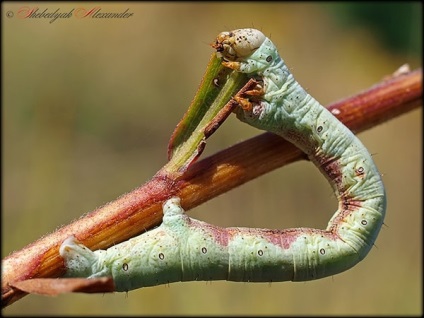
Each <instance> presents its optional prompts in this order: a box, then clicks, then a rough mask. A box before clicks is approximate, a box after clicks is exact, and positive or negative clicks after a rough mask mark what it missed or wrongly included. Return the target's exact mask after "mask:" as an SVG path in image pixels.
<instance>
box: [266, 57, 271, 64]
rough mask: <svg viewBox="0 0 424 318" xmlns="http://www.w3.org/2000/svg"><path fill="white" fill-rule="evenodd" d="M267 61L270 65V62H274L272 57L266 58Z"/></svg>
mask: <svg viewBox="0 0 424 318" xmlns="http://www.w3.org/2000/svg"><path fill="white" fill-rule="evenodd" d="M266 61H267V62H268V63H269V62H271V61H272V56H271V55H268V56H267V57H266Z"/></svg>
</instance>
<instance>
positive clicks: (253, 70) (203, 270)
mask: <svg viewBox="0 0 424 318" xmlns="http://www.w3.org/2000/svg"><path fill="white" fill-rule="evenodd" d="M213 47H214V48H215V49H216V50H217V52H218V54H219V55H221V56H222V58H223V64H224V65H225V66H227V67H229V68H231V69H234V70H236V71H239V72H243V73H247V74H249V75H250V76H251V77H254V78H258V79H259V80H260V82H261V84H260V85H258V87H257V88H256V89H254V90H252V91H250V92H247V97H246V98H245V97H242V98H238V100H237V101H238V102H239V104H240V106H241V107H238V108H237V109H236V115H237V117H238V118H239V119H240V120H241V121H243V122H246V123H248V124H250V125H252V126H254V127H257V128H259V129H263V130H267V131H270V132H273V133H275V134H278V135H280V136H282V137H284V138H286V139H287V140H289V141H290V142H292V143H294V144H295V145H296V146H298V147H299V148H300V149H302V150H303V151H304V152H305V153H306V154H307V155H308V157H309V159H310V160H311V161H312V162H313V163H314V164H315V165H316V166H317V167H318V168H319V169H320V171H321V172H322V173H323V174H324V175H325V176H326V178H327V179H328V180H329V182H330V184H331V185H332V187H333V189H334V191H335V194H336V197H337V199H338V202H339V207H338V210H337V211H336V212H335V214H334V215H333V217H332V218H331V219H330V221H329V223H328V226H327V228H326V229H325V230H319V229H313V228H293V229H285V230H270V229H255V228H220V227H217V226H214V225H211V224H208V223H205V222H202V221H199V220H195V219H192V218H190V217H188V216H187V215H186V214H185V213H184V210H183V209H182V208H181V206H180V203H179V198H171V199H169V200H168V201H167V202H166V203H165V204H164V206H163V211H164V218H163V223H162V224H161V225H160V226H159V227H158V228H156V229H153V230H151V231H148V232H146V233H143V234H142V235H140V236H137V237H135V238H132V239H130V240H128V241H125V242H123V243H121V244H118V245H116V246H113V247H111V248H109V249H107V250H98V251H94V252H93V251H91V250H89V249H88V248H87V247H85V246H84V245H82V244H80V243H78V242H77V241H76V240H75V239H74V238H73V237H70V238H68V239H67V240H65V241H64V242H63V244H62V245H61V247H60V255H61V256H62V257H63V258H64V260H65V265H66V268H67V275H68V276H77V277H100V276H112V277H113V279H114V282H115V286H116V290H117V291H128V290H132V289H136V288H140V287H144V286H154V285H158V284H165V283H171V282H177V281H194V280H207V281H209V280H229V281H244V282H277V281H307V280H313V279H318V278H323V277H327V276H331V275H334V274H337V273H340V272H343V271H345V270H347V269H349V268H351V267H353V266H354V265H356V264H357V263H358V262H359V261H361V260H362V259H363V258H364V257H365V256H366V255H367V254H368V252H369V250H370V249H371V247H372V246H373V244H374V242H375V240H376V238H377V235H378V233H379V231H380V228H381V226H382V224H383V221H384V216H385V210H386V195H385V190H384V186H383V183H382V180H381V177H380V174H379V172H378V170H377V168H376V166H375V164H374V162H373V160H372V158H371V155H370V154H369V153H368V151H367V149H366V148H365V147H364V146H363V145H362V143H361V142H360V141H359V139H358V138H357V137H355V135H354V134H353V133H352V132H351V131H350V130H349V129H348V128H347V127H345V126H344V125H343V124H342V123H341V122H340V121H338V120H337V119H336V118H335V117H334V116H333V115H332V114H331V113H330V112H329V111H328V110H327V109H326V108H325V107H323V106H321V105H320V104H319V103H318V102H317V101H316V100H315V99H314V98H313V97H311V96H310V95H309V94H308V93H307V92H306V91H305V90H304V89H303V88H302V87H301V86H300V85H299V84H298V83H297V82H296V81H295V79H294V77H293V75H292V74H291V73H290V72H289V70H288V68H287V66H286V65H285V63H284V61H283V60H282V59H281V57H280V56H279V54H278V52H277V49H276V47H275V46H274V44H273V43H272V42H271V41H270V40H269V39H268V38H267V37H265V35H264V34H263V33H262V32H260V31H258V30H255V29H239V30H234V31H231V32H222V33H220V34H219V35H218V37H217V39H216V41H215V43H214V44H213Z"/></svg>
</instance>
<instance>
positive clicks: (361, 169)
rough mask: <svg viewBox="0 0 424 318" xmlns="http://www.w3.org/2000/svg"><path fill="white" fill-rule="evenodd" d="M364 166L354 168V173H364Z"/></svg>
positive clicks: (359, 174)
mask: <svg viewBox="0 0 424 318" xmlns="http://www.w3.org/2000/svg"><path fill="white" fill-rule="evenodd" d="M364 171H365V169H364V167H359V168H358V169H356V175H357V176H362V175H363V174H364Z"/></svg>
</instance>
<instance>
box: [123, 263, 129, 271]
mask: <svg viewBox="0 0 424 318" xmlns="http://www.w3.org/2000/svg"><path fill="white" fill-rule="evenodd" d="M122 269H123V270H124V272H126V271H127V270H128V264H127V263H124V264H122Z"/></svg>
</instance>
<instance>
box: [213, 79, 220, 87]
mask: <svg viewBox="0 0 424 318" xmlns="http://www.w3.org/2000/svg"><path fill="white" fill-rule="evenodd" d="M213 85H215V86H216V87H219V79H218V78H214V79H213Z"/></svg>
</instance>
